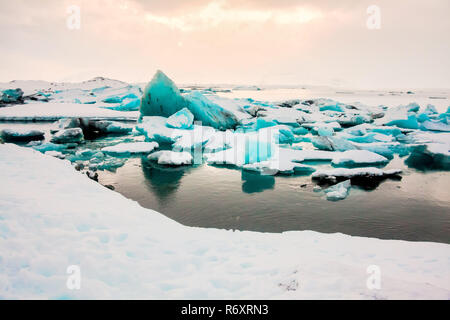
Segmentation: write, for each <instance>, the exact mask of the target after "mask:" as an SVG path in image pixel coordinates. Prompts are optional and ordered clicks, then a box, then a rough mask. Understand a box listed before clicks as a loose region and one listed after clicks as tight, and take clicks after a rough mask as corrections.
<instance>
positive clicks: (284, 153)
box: [279, 148, 339, 162]
mask: <svg viewBox="0 0 450 320" xmlns="http://www.w3.org/2000/svg"><path fill="white" fill-rule="evenodd" d="M337 154H339V152H331V151H321V150H295V149H286V148H280V149H279V157H280V159H287V160H289V161H294V162H303V161H331V160H333V159H334V157H335V156H336V155H337Z"/></svg>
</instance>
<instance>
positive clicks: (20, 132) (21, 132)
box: [0, 129, 45, 142]
mask: <svg viewBox="0 0 450 320" xmlns="http://www.w3.org/2000/svg"><path fill="white" fill-rule="evenodd" d="M44 134H45V133H44V132H43V131H41V130H35V129H33V130H28V129H3V130H1V131H0V137H1V138H3V140H5V141H6V142H15V141H16V142H27V141H34V140H43V139H44Z"/></svg>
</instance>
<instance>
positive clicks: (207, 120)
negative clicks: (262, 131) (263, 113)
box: [140, 70, 250, 130]
mask: <svg viewBox="0 0 450 320" xmlns="http://www.w3.org/2000/svg"><path fill="white" fill-rule="evenodd" d="M218 102H220V104H219V103H218ZM183 108H187V109H188V110H189V111H190V112H191V113H192V114H193V115H194V119H195V120H196V121H201V122H202V125H203V126H211V127H214V128H216V129H220V130H225V129H231V128H235V127H236V126H237V125H238V124H239V121H240V120H241V119H242V118H243V114H244V115H248V116H249V117H250V115H249V114H247V113H246V112H245V111H244V108H243V106H242V107H241V105H240V104H239V103H238V102H235V101H234V100H231V99H225V98H220V97H218V96H214V95H205V94H202V93H200V92H192V93H189V94H186V95H182V94H181V92H180V90H179V89H178V88H177V86H176V85H175V83H174V82H173V81H172V80H170V79H169V78H168V77H167V76H166V75H165V74H164V73H163V72H162V71H159V70H158V71H157V72H156V74H155V75H154V77H153V79H152V80H151V81H150V82H149V83H148V85H147V86H146V88H145V90H144V94H143V96H142V98H141V106H140V112H141V118H142V117H144V116H163V117H169V116H171V115H173V114H175V113H176V112H178V111H180V110H182V109H183Z"/></svg>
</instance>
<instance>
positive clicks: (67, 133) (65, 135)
mask: <svg viewBox="0 0 450 320" xmlns="http://www.w3.org/2000/svg"><path fill="white" fill-rule="evenodd" d="M83 140H84V135H83V130H81V128H70V129H62V130H59V131H58V132H56V133H55V134H54V135H53V136H52V138H51V140H50V141H51V142H53V143H79V142H81V141H83Z"/></svg>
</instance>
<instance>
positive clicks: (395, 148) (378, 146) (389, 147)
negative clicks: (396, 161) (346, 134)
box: [353, 142, 409, 159]
mask: <svg viewBox="0 0 450 320" xmlns="http://www.w3.org/2000/svg"><path fill="white" fill-rule="evenodd" d="M353 145H354V146H355V148H357V149H360V150H367V151H371V152H374V153H378V154H380V155H382V156H383V157H386V158H388V159H392V158H394V154H398V155H399V156H400V157H403V156H406V155H407V154H409V150H408V147H407V146H405V145H403V144H401V143H399V142H372V143H356V142H354V143H353Z"/></svg>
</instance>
